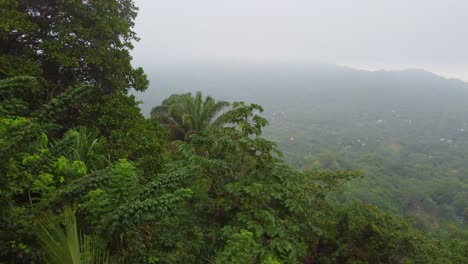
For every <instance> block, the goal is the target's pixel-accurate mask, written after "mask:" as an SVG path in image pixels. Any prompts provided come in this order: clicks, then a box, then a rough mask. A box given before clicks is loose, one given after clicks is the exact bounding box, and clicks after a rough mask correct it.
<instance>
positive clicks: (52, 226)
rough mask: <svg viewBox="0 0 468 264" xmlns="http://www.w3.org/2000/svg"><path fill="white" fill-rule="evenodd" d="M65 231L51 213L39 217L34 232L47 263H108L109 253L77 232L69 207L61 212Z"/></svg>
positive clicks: (73, 216)
mask: <svg viewBox="0 0 468 264" xmlns="http://www.w3.org/2000/svg"><path fill="white" fill-rule="evenodd" d="M63 217H64V218H63V220H64V221H63V224H64V227H65V232H64V230H63V229H62V227H61V225H60V221H58V220H57V219H56V218H55V217H54V216H53V215H51V214H48V215H45V216H44V217H42V218H41V219H39V221H38V222H37V226H36V233H37V237H38V238H39V241H40V242H41V244H42V246H43V249H44V251H45V253H46V258H47V263H52V264H63V263H70V264H98V263H109V253H108V252H107V251H105V250H101V249H100V247H99V246H98V244H97V243H96V241H94V240H92V239H91V238H90V237H88V236H86V235H82V234H79V233H78V228H77V224H76V218H75V214H74V213H73V212H72V211H71V209H69V208H67V209H65V211H64V213H63Z"/></svg>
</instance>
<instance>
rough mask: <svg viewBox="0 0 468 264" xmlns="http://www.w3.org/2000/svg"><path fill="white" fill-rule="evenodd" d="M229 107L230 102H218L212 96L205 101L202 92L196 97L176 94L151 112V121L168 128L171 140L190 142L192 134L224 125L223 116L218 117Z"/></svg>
mask: <svg viewBox="0 0 468 264" xmlns="http://www.w3.org/2000/svg"><path fill="white" fill-rule="evenodd" d="M227 106H229V103H228V102H224V101H218V102H217V101H215V100H214V99H213V98H212V97H210V96H207V97H206V98H205V99H204V100H203V96H202V93H201V92H197V93H196V95H195V96H194V97H192V94H190V93H189V94H182V95H179V94H174V95H172V96H170V97H169V98H167V99H166V100H164V101H163V102H162V104H161V105H160V106H156V107H154V108H153V109H152V110H151V119H153V120H155V121H156V122H158V123H160V124H163V125H164V126H166V127H167V128H168V130H169V133H170V139H179V140H186V141H188V140H189V139H190V135H191V134H192V133H195V134H196V133H200V132H201V131H202V130H204V129H206V128H207V127H209V126H219V125H222V124H223V116H217V115H218V114H219V113H220V111H221V110H223V109H224V108H226V107H227Z"/></svg>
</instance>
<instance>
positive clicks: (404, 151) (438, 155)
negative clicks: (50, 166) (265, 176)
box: [141, 61, 468, 238]
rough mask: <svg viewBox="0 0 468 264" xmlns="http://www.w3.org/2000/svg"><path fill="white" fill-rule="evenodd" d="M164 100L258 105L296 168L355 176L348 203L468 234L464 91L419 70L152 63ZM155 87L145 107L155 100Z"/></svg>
mask: <svg viewBox="0 0 468 264" xmlns="http://www.w3.org/2000/svg"><path fill="white" fill-rule="evenodd" d="M147 69H148V70H153V69H154V70H157V72H158V74H156V73H155V74H151V76H155V77H153V78H154V80H152V87H158V88H159V90H158V91H159V92H160V93H163V94H164V93H169V92H170V91H169V90H170V89H174V90H176V91H178V90H183V89H184V87H187V86H189V84H191V85H193V86H195V87H197V88H198V87H200V88H199V89H203V91H205V92H206V93H209V94H212V95H215V96H216V97H217V98H222V99H226V100H229V99H232V98H235V96H240V97H241V99H242V100H246V101H250V102H259V103H261V105H262V106H264V107H265V109H266V111H265V113H264V116H265V117H267V118H268V120H269V121H270V125H269V126H268V127H267V128H266V131H265V132H266V134H265V135H266V136H267V138H269V139H270V140H273V141H274V142H276V143H278V144H279V148H280V150H281V151H283V153H284V154H285V160H286V162H287V163H288V164H290V165H291V166H292V167H293V168H295V169H298V170H307V169H313V170H317V169H330V170H343V169H345V170H346V169H350V170H359V171H361V172H363V174H364V178H363V179H362V180H359V181H353V182H352V183H351V184H350V186H348V187H347V188H345V190H344V197H341V198H345V200H347V199H358V200H361V201H365V202H368V203H372V204H374V205H377V206H379V207H381V208H385V209H386V210H390V211H392V212H394V213H397V214H400V215H404V216H406V217H408V218H410V219H412V221H415V222H416V226H418V227H419V228H423V229H425V230H426V231H428V232H436V233H447V232H448V233H450V234H452V235H453V234H454V233H458V234H460V235H461V233H465V235H462V237H465V238H466V230H467V229H466V222H467V217H468V216H467V208H468V204H467V202H468V185H467V183H468V182H467V181H468V177H467V171H468V165H467V163H466V160H467V156H466V155H467V153H468V104H466V102H468V83H464V82H462V81H460V80H453V79H445V78H442V77H440V76H437V75H435V74H432V73H429V72H426V71H423V70H405V71H375V72H369V71H362V70H354V69H351V68H346V67H338V66H334V65H324V64H291V63H289V64H288V63H282V64H279V63H278V64H272V63H269V64H261V63H252V64H243V63H240V62H237V63H235V62H233V63H226V62H223V61H198V62H196V63H193V62H188V61H176V62H172V63H160V64H155V65H150V66H148V67H147ZM154 91H157V90H156V89H155V90H153V89H152V88H150V89H149V90H148V92H147V93H146V94H150V95H153V96H142V97H141V99H142V100H143V102H144V104H143V106H142V109H143V110H144V112H148V111H149V110H148V106H150V105H153V104H156V103H157V102H158V100H157V99H158V96H157V94H153V92H154Z"/></svg>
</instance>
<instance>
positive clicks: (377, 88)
mask: <svg viewBox="0 0 468 264" xmlns="http://www.w3.org/2000/svg"><path fill="white" fill-rule="evenodd" d="M146 71H147V72H148V74H149V77H150V79H151V88H150V89H149V91H147V92H146V93H145V94H143V95H138V96H139V98H140V99H142V100H143V102H144V104H143V107H142V109H143V112H144V113H145V114H148V113H149V111H150V109H151V108H152V107H153V106H155V105H157V104H159V103H160V102H161V100H162V99H164V98H165V97H167V96H169V95H170V94H172V93H181V92H187V91H196V90H201V91H203V92H204V93H206V94H210V95H213V96H215V97H216V98H220V99H225V100H229V101H234V100H245V101H249V102H256V103H259V104H261V105H263V106H264V107H265V108H266V110H267V115H268V116H269V117H272V114H273V113H275V112H284V113H286V114H287V116H288V118H289V119H290V120H293V121H297V122H318V123H322V124H323V123H324V124H327V123H331V124H336V125H346V126H356V125H366V124H368V123H375V122H379V120H381V123H382V125H384V124H389V123H393V124H394V125H396V126H400V125H401V124H398V123H405V122H406V123H411V125H413V127H414V126H416V127H419V128H422V129H424V130H432V132H433V134H434V135H435V134H436V135H437V136H439V135H440V136H441V137H442V136H443V134H444V132H445V129H447V128H450V129H455V130H456V129H463V128H465V127H466V126H467V124H466V123H468V83H465V82H462V81H460V80H454V79H446V78H443V77H440V76H437V75H435V74H432V73H430V72H427V71H424V70H412V69H411V70H403V71H375V72H370V71H363V70H355V69H352V68H347V67H340V66H335V65H324V64H311V65H301V64H286V63H285V64H279V63H278V64H240V63H222V62H217V63H216V62H211V63H200V62H185V63H182V62H178V63H173V64H169V63H167V64H160V65H154V66H151V67H146ZM400 121H401V122H400ZM466 128H467V129H468V127H466Z"/></svg>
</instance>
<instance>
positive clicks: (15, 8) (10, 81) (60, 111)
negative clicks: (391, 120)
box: [0, 0, 468, 264]
mask: <svg viewBox="0 0 468 264" xmlns="http://www.w3.org/2000/svg"><path fill="white" fill-rule="evenodd" d="M136 15H137V8H136V7H135V5H134V3H133V1H131V0H100V1H16V0H5V1H1V2H0V16H1V17H2V20H1V22H0V23H1V24H0V62H1V63H0V147H1V150H2V151H1V152H0V168H1V169H0V188H1V189H0V215H1V218H0V262H2V263H269V264H273V263H466V261H467V257H468V254H467V243H466V240H464V239H463V238H460V237H457V236H454V237H447V236H435V235H434V234H432V233H431V232H424V231H422V230H419V229H417V228H415V227H414V226H413V224H412V223H411V222H408V221H406V220H405V219H403V218H401V217H399V216H398V215H395V214H393V213H392V212H389V211H386V210H383V209H381V208H378V207H376V206H373V205H370V204H368V203H365V202H362V201H349V200H347V202H343V196H342V195H341V194H340V193H341V192H343V191H345V192H346V189H347V188H349V187H348V186H347V183H349V182H354V181H360V179H361V178H362V176H363V175H362V173H361V172H360V168H359V167H355V166H351V167H348V166H343V165H341V164H339V166H338V165H337V166H328V165H327V164H326V163H325V162H322V161H321V160H320V159H319V158H316V157H311V158H310V159H312V160H313V162H312V163H310V164H309V162H304V164H302V163H299V164H294V166H295V167H298V168H299V169H298V168H295V167H293V166H290V165H288V164H287V163H286V162H285V161H284V159H283V154H282V152H281V151H280V150H279V148H278V145H279V146H282V145H283V144H284V142H281V141H280V140H279V141H278V144H277V143H276V142H275V141H274V140H273V141H272V140H269V139H267V138H266V137H264V136H263V130H264V129H265V127H266V126H267V124H268V120H267V118H265V115H264V114H263V113H262V112H263V107H262V106H261V105H260V104H263V102H262V101H259V102H258V103H260V104H256V103H253V102H251V101H249V102H248V103H245V102H242V101H240V100H243V98H239V99H238V100H231V99H229V98H227V99H226V98H224V97H209V96H206V94H203V93H187V92H183V93H181V92H178V91H176V90H174V92H173V93H172V94H173V95H172V96H168V97H167V98H165V100H163V101H162V102H161V103H159V102H158V103H157V104H154V105H152V106H151V107H150V109H151V114H150V115H148V116H146V117H145V116H144V115H142V114H141V111H140V108H139V106H140V103H139V102H138V101H137V100H136V98H135V96H134V95H132V93H136V92H144V91H145V90H146V89H147V88H148V86H149V80H148V78H147V76H146V74H145V72H144V71H143V69H142V68H135V67H133V66H132V58H131V56H130V53H129V52H130V50H131V49H132V48H133V43H134V41H137V40H138V38H137V36H136V34H135V32H134V31H133V27H134V20H135V17H136ZM104 18H105V19H104ZM246 80H248V79H246ZM197 85H198V84H197V83H194V84H193V85H191V86H190V87H196V86H197ZM236 87H239V89H249V87H248V86H246V85H243V83H237V86H236ZM242 87H243V88H242ZM187 88H188V87H187ZM265 95H268V96H271V98H273V97H276V96H277V95H276V94H275V93H274V92H273V91H272V92H271V94H268V93H266V94H265ZM224 100H225V101H224ZM296 105H298V106H299V105H300V102H299V101H298V102H297V103H296ZM268 107H269V109H270V106H268ZM269 113H276V112H269ZM269 113H267V115H270V114H269ZM275 116H276V115H275ZM311 117H312V116H311ZM269 119H270V120H272V125H271V127H273V124H274V123H276V122H277V117H273V116H271V117H270V118H269ZM382 123H383V122H382ZM304 124H309V123H304ZM283 125H286V123H283ZM281 127H282V126H278V128H279V130H278V134H277V135H278V136H279V137H280V138H281V129H280V128H281ZM283 128H284V127H283ZM268 133H273V132H271V131H270V132H268ZM270 137H271V136H270ZM296 137H297V140H299V138H300V136H299V135H298V136H296ZM303 146H304V147H305V146H307V145H306V144H303ZM333 146H334V145H330V146H329V147H328V148H331V149H333ZM290 152H291V150H287V156H286V159H289V158H290V157H292V156H290V155H289V153H290ZM294 152H295V150H294ZM295 153H298V155H301V152H295ZM317 160H318V163H317V162H315V161H317ZM306 161H308V160H306ZM332 163H333V164H335V163H336V162H332ZM333 164H332V165H333ZM309 165H310V166H309ZM308 166H309V167H308ZM356 188H358V187H353V188H352V189H351V190H356ZM357 190H359V189H357Z"/></svg>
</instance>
